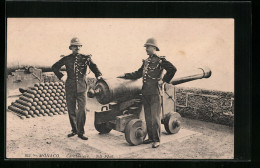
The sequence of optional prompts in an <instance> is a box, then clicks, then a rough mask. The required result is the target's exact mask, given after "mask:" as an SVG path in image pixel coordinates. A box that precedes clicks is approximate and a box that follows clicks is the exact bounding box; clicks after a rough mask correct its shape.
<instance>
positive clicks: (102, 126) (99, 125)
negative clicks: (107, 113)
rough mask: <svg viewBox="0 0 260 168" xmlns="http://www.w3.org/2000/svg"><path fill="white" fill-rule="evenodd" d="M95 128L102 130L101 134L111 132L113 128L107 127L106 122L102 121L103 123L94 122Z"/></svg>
mask: <svg viewBox="0 0 260 168" xmlns="http://www.w3.org/2000/svg"><path fill="white" fill-rule="evenodd" d="M94 125H95V128H96V130H97V131H98V132H100V133H101V134H107V133H109V132H110V131H111V130H112V129H111V128H109V127H107V124H106V123H102V124H96V123H95V124H94Z"/></svg>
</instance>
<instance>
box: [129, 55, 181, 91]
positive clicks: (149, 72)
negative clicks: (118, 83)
mask: <svg viewBox="0 0 260 168" xmlns="http://www.w3.org/2000/svg"><path fill="white" fill-rule="evenodd" d="M163 69H165V70H166V74H165V75H164V76H163V78H162V81H163V82H166V83H169V82H170V81H171V79H172V78H173V76H174V74H175V73H176V71H177V69H176V68H175V66H174V65H172V63H170V62H169V61H167V60H166V59H165V57H164V56H157V55H155V54H154V55H152V56H149V57H148V58H147V59H146V60H143V64H142V66H141V68H139V69H138V70H137V71H135V72H132V73H126V74H125V78H126V79H139V78H141V77H142V78H143V87H142V94H143V95H152V94H159V93H160V91H159V86H158V81H159V80H161V76H162V72H163Z"/></svg>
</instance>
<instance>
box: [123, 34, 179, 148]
mask: <svg viewBox="0 0 260 168" xmlns="http://www.w3.org/2000/svg"><path fill="white" fill-rule="evenodd" d="M144 47H146V52H147V55H149V57H148V58H147V59H146V60H143V64H142V66H141V68H139V69H138V70H137V71H135V72H133V73H125V74H124V75H122V76H118V78H125V79H139V78H141V77H142V78H143V87H142V102H143V106H144V113H145V121H146V127H147V132H148V139H147V140H145V141H144V144H149V143H153V144H152V147H153V148H157V147H159V145H160V134H161V119H160V113H161V103H160V90H159V87H162V85H164V83H165V82H166V83H169V82H170V81H171V79H172V78H173V76H174V74H175V72H176V71H177V70H176V68H175V66H173V65H172V64H171V63H170V62H169V61H167V60H166V59H165V57H164V56H158V55H157V54H156V51H160V50H159V48H158V46H157V42H156V40H155V39H154V38H150V39H148V40H147V41H146V43H145V44H144ZM163 69H165V70H166V74H165V75H164V77H163V78H162V80H161V75H162V71H163Z"/></svg>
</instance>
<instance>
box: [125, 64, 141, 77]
mask: <svg viewBox="0 0 260 168" xmlns="http://www.w3.org/2000/svg"><path fill="white" fill-rule="evenodd" d="M143 68H144V63H143V64H142V66H141V67H140V68H139V69H138V70H137V71H135V72H132V73H125V76H124V78H125V79H139V78H141V77H142V76H143Z"/></svg>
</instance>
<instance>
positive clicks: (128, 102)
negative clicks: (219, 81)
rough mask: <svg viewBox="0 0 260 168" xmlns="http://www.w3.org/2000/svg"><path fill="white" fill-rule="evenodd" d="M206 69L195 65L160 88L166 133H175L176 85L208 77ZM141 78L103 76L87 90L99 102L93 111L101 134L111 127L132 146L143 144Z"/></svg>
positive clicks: (144, 134) (144, 135) (177, 114)
mask: <svg viewBox="0 0 260 168" xmlns="http://www.w3.org/2000/svg"><path fill="white" fill-rule="evenodd" d="M210 76H211V70H210V69H209V68H198V69H196V70H193V71H192V72H191V73H188V74H187V75H185V76H182V77H180V78H176V79H173V80H172V81H170V83H169V84H165V85H164V87H163V88H162V90H161V99H162V100H161V102H162V113H161V123H162V124H163V125H164V128H165V130H166V132H167V133H168V134H175V133H178V132H179V130H180V127H181V123H180V119H181V116H180V114H179V113H177V112H176V95H175V85H178V84H181V83H185V82H189V81H192V80H197V79H202V78H209V77H210ZM141 89H142V79H138V80H129V79H120V78H114V79H103V80H99V81H97V82H96V85H95V87H94V88H90V89H89V90H88V93H87V94H88V97H89V98H94V97H95V98H96V99H97V101H98V102H99V103H100V104H102V105H103V106H102V107H101V110H100V111H95V121H94V125H95V128H96V130H97V131H98V132H100V133H101V134H104V133H109V132H110V131H111V130H112V129H113V130H116V131H120V132H122V133H124V134H125V139H126V141H127V142H128V143H129V144H131V145H139V144H141V143H143V140H144V139H145V137H146V135H147V131H146V124H145V120H144V112H143V108H142V100H141V99H142V95H141Z"/></svg>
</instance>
